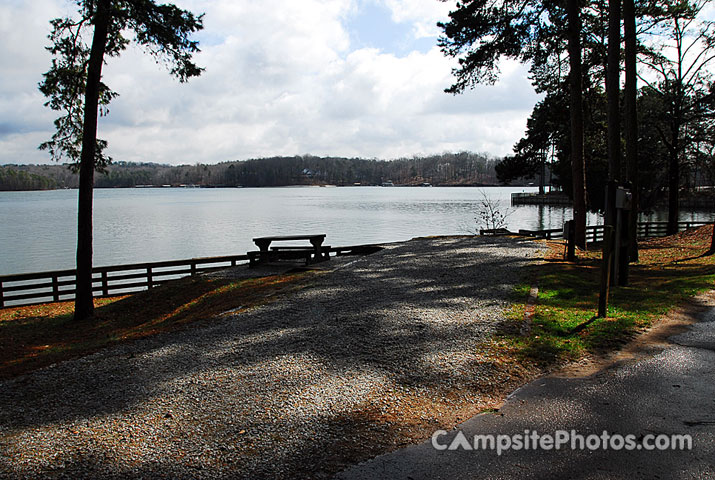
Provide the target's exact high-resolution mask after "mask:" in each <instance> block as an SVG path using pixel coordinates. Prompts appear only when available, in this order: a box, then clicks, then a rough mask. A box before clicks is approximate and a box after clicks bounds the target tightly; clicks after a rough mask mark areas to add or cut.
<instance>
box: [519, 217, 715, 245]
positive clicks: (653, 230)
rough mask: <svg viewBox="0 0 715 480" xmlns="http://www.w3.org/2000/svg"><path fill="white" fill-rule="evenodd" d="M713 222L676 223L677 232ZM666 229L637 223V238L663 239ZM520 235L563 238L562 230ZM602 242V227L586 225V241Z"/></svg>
mask: <svg viewBox="0 0 715 480" xmlns="http://www.w3.org/2000/svg"><path fill="white" fill-rule="evenodd" d="M710 223H713V222H678V231H679V232H682V231H683V230H688V229H689V228H693V227H702V226H703V225H708V224H710ZM667 229H668V222H638V230H637V236H638V238H650V237H664V236H666V235H667V234H668V233H667ZM519 234H520V235H527V236H529V237H537V238H546V239H552V238H553V239H556V238H564V231H563V229H562V228H550V229H547V230H519ZM601 240H603V225H588V226H587V227H586V241H587V242H600V241H601Z"/></svg>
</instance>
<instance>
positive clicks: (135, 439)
mask: <svg viewBox="0 0 715 480" xmlns="http://www.w3.org/2000/svg"><path fill="white" fill-rule="evenodd" d="M542 256H543V249H542V247H541V245H540V244H539V243H538V242H534V241H531V240H526V239H518V238H506V237H497V238H486V237H440V238H426V239H415V240H412V241H409V242H404V243H400V244H393V245H388V246H387V247H386V248H385V249H384V250H382V251H380V252H377V253H374V254H372V255H369V256H364V257H344V258H341V260H340V261H334V262H331V265H330V269H329V270H327V271H324V272H321V273H317V274H315V277H314V280H313V281H312V282H310V283H309V284H308V286H307V287H305V288H303V289H302V290H300V291H298V292H292V293H290V294H286V296H285V297H282V298H279V299H278V300H277V301H273V302H271V303H268V304H266V305H263V306H260V307H256V308H253V309H250V310H248V311H246V312H243V313H241V314H238V315H233V316H227V317H222V318H221V319H216V321H214V322H212V323H209V324H208V325H203V326H196V327H192V328H188V329H186V330H183V331H179V332H174V333H169V334H161V335H157V336H154V337H151V338H147V339H143V340H139V341H136V342H133V343H129V344H125V345H121V346H116V347H111V348H108V349H105V350H102V351H100V352H99V353H96V354H93V355H90V356H87V357H84V358H81V359H77V360H71V361H66V362H63V363H60V364H57V365H53V366H52V367H49V368H45V369H42V370H39V371H36V372H34V373H31V374H28V375H24V376H21V377H17V378H15V379H12V380H9V381H5V382H2V383H0V476H3V477H9V478H37V477H67V478H98V477H100V478H122V477H127V476H131V477H139V476H142V477H144V478H217V477H218V478H220V477H232V478H234V477H245V478H291V477H295V476H299V477H304V476H311V477H327V476H330V475H331V474H333V473H335V472H336V471H339V470H340V469H342V468H344V467H346V466H348V465H350V464H351V463H355V462H358V461H362V460H365V459H367V458H370V457H371V456H374V455H377V454H379V453H383V452H385V451H387V450H391V449H394V448H397V447H399V446H401V445H405V444H407V443H411V442H415V441H418V440H419V439H421V438H425V437H426V436H429V435H430V433H431V432H432V431H434V430H436V429H438V428H443V427H444V426H445V425H451V424H454V423H455V422H458V421H459V420H464V419H465V418H466V417H468V416H470V415H472V414H474V413H476V412H478V411H479V409H480V408H485V406H488V405H490V404H493V402H495V401H498V399H496V398H493V395H495V393H499V394H501V393H503V391H504V390H503V389H504V388H507V387H513V386H514V382H516V379H517V377H518V372H514V371H509V370H505V369H504V368H500V365H499V364H498V362H496V361H495V359H494V358H492V357H490V353H489V351H487V350H482V349H480V348H479V345H480V342H483V341H485V340H487V339H488V338H489V336H490V335H491V334H493V333H494V331H495V330H496V329H497V328H498V327H499V325H500V323H501V322H502V320H503V313H502V312H503V310H504V308H505V306H506V305H507V304H508V303H507V302H508V298H509V295H510V293H511V292H512V290H513V287H514V285H515V284H516V283H518V282H519V281H520V280H523V278H521V277H522V276H523V269H522V268H521V267H523V266H526V265H528V264H529V263H531V262H534V261H539V259H540V258H541V257H542ZM495 385H497V386H500V387H502V388H496V387H495ZM490 386H491V387H493V388H489V387H490Z"/></svg>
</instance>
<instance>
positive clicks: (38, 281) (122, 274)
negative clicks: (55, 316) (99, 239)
mask: <svg viewBox="0 0 715 480" xmlns="http://www.w3.org/2000/svg"><path fill="white" fill-rule="evenodd" d="M247 261H248V256H247V255H228V256H222V257H202V258H191V259H188V260H169V261H164V262H151V263H134V264H129V265H113V266H107V267H96V268H93V269H92V291H93V292H94V294H95V296H99V297H108V296H110V295H122V294H126V293H133V292H137V291H140V290H145V289H147V288H153V287H155V286H158V285H160V284H162V283H164V282H166V281H168V280H173V279H176V278H180V277H184V276H187V275H196V274H198V273H207V272H211V271H215V270H221V269H224V268H228V267H235V266H236V265H238V264H239V262H247ZM76 274H77V273H76V270H74V269H73V270H56V271H51V272H37V273H21V274H16V275H2V276H0V308H4V307H6V306H20V305H33V304H36V303H43V302H48V301H53V302H59V301H66V300H74V296H75V292H76V289H75V284H76V283H75V280H76Z"/></svg>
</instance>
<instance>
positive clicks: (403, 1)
mask: <svg viewBox="0 0 715 480" xmlns="http://www.w3.org/2000/svg"><path fill="white" fill-rule="evenodd" d="M382 1H383V2H384V3H385V6H386V7H387V8H389V9H390V11H391V12H392V20H393V21H395V22H397V23H411V24H412V27H413V32H414V34H415V37H416V38H426V37H436V36H438V35H439V34H440V30H439V29H438V28H437V22H438V21H444V20H446V19H447V18H448V14H449V12H450V11H451V10H454V6H455V2H454V1H447V2H440V1H437V0H382Z"/></svg>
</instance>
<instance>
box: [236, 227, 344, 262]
mask: <svg viewBox="0 0 715 480" xmlns="http://www.w3.org/2000/svg"><path fill="white" fill-rule="evenodd" d="M299 240H307V241H309V242H310V245H311V246H310V247H308V246H307V245H306V246H292V245H291V246H279V247H271V243H273V242H288V241H299ZM324 241H325V234H324V233H321V234H313V235H282V236H271V237H257V238H254V239H253V243H255V244H256V246H257V247H258V249H259V250H258V251H257V252H255V251H254V252H248V258H249V261H250V266H254V265H256V264H258V263H264V262H267V261H270V260H273V259H278V258H304V259H305V263H306V265H307V264H308V263H310V262H311V261H314V262H320V261H323V260H329V259H330V253H329V249H330V247H325V246H323V242H324Z"/></svg>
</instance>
